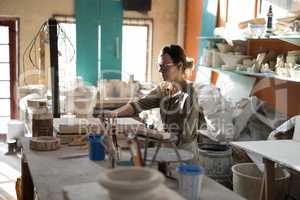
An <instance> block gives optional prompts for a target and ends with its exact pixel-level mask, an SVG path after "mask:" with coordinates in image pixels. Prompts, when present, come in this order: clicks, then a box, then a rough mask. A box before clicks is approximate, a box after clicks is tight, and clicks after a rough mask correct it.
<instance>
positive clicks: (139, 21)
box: [123, 18, 153, 82]
mask: <svg viewBox="0 0 300 200" xmlns="http://www.w3.org/2000/svg"><path fill="white" fill-rule="evenodd" d="M124 25H126V26H147V30H148V33H147V36H148V37H147V54H146V59H147V61H146V75H145V76H146V77H145V80H146V82H149V81H151V80H152V68H151V66H152V49H153V46H152V44H153V20H152V19H144V18H123V26H124Z"/></svg>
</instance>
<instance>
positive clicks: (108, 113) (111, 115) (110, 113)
mask: <svg viewBox="0 0 300 200" xmlns="http://www.w3.org/2000/svg"><path fill="white" fill-rule="evenodd" d="M101 115H102V117H104V118H117V117H118V112H117V111H103V112H102V113H101Z"/></svg>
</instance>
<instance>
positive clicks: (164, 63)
mask: <svg viewBox="0 0 300 200" xmlns="http://www.w3.org/2000/svg"><path fill="white" fill-rule="evenodd" d="M179 64H181V63H179ZM158 70H159V72H160V73H161V76H162V78H163V80H164V81H175V80H178V78H179V77H180V75H181V71H180V68H179V67H178V64H175V63H174V62H173V60H172V58H171V56H170V55H169V54H163V55H161V56H160V57H159V58H158Z"/></svg>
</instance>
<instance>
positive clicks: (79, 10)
mask: <svg viewBox="0 0 300 200" xmlns="http://www.w3.org/2000/svg"><path fill="white" fill-rule="evenodd" d="M75 12H76V40H77V41H76V48H77V64H76V65H77V66H76V70H77V75H78V76H82V77H83V78H84V80H85V82H86V83H88V84H92V85H96V83H97V80H98V79H100V78H104V79H121V72H122V67H121V63H122V62H121V61H122V22H123V8H122V1H121V0H76V6H75Z"/></svg>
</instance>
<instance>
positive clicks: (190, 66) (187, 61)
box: [185, 57, 194, 69]
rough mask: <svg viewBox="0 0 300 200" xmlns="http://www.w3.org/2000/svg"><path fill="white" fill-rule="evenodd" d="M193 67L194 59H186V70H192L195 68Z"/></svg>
mask: <svg viewBox="0 0 300 200" xmlns="http://www.w3.org/2000/svg"><path fill="white" fill-rule="evenodd" d="M193 67H194V59H193V58H189V57H186V66H185V68H186V69H190V68H193Z"/></svg>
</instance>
